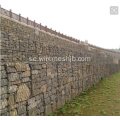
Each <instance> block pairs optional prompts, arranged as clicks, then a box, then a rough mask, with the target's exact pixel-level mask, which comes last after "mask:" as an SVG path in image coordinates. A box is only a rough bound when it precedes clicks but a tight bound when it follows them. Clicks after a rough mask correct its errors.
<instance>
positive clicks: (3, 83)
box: [0, 79, 8, 86]
mask: <svg viewBox="0 0 120 120" xmlns="http://www.w3.org/2000/svg"><path fill="white" fill-rule="evenodd" d="M0 83H1V86H5V85H7V83H8V82H7V79H1V81H0Z"/></svg>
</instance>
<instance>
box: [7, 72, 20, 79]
mask: <svg viewBox="0 0 120 120" xmlns="http://www.w3.org/2000/svg"><path fill="white" fill-rule="evenodd" d="M8 80H9V81H16V80H19V74H18V73H11V74H8Z"/></svg>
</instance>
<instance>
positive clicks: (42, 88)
mask: <svg viewBox="0 0 120 120" xmlns="http://www.w3.org/2000/svg"><path fill="white" fill-rule="evenodd" d="M46 91H47V85H43V86H42V87H41V92H43V93H44V92H46Z"/></svg>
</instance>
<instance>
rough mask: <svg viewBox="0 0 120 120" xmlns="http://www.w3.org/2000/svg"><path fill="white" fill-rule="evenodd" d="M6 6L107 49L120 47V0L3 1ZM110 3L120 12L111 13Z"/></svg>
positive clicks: (49, 26)
mask: <svg viewBox="0 0 120 120" xmlns="http://www.w3.org/2000/svg"><path fill="white" fill-rule="evenodd" d="M0 4H1V6H2V7H3V8H5V9H7V10H9V9H12V11H13V12H14V13H17V14H19V13H20V14H21V15H22V16H23V17H28V18H29V19H30V20H35V21H36V22H37V23H41V24H42V25H47V27H48V28H52V29H53V30H56V31H58V32H60V33H63V34H66V35H68V36H71V37H74V38H76V39H79V40H81V41H85V40H88V42H89V43H90V44H93V45H96V46H100V47H103V48H119V47H120V0H0ZM110 6H118V7H119V14H118V15H110Z"/></svg>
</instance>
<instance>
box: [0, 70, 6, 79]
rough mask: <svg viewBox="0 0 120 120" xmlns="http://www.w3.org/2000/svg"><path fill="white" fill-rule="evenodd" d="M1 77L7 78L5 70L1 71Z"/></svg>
mask: <svg viewBox="0 0 120 120" xmlns="http://www.w3.org/2000/svg"><path fill="white" fill-rule="evenodd" d="M3 78H7V75H6V71H5V70H3V71H1V79H3Z"/></svg>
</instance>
